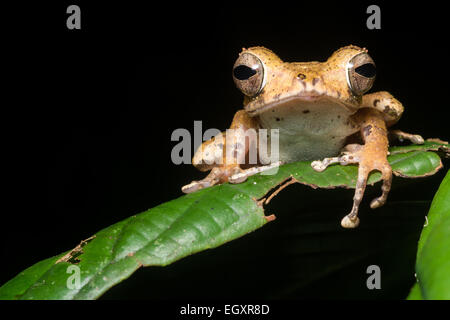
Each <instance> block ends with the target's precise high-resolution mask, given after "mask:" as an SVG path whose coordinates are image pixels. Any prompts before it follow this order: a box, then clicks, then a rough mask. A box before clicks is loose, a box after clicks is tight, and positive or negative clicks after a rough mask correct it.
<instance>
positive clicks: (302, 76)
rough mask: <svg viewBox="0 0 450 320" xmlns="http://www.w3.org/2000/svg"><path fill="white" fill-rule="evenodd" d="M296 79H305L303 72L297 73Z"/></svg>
mask: <svg viewBox="0 0 450 320" xmlns="http://www.w3.org/2000/svg"><path fill="white" fill-rule="evenodd" d="M297 79H300V80H305V79H306V76H305V75H304V74H303V73H299V74H298V75H297Z"/></svg>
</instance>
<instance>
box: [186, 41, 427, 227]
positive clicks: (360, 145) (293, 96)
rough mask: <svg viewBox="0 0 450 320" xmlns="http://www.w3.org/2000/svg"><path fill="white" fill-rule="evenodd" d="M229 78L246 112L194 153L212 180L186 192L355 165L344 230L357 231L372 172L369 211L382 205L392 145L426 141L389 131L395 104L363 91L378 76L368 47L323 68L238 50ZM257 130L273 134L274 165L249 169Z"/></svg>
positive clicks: (343, 51) (397, 113) (341, 53)
mask: <svg viewBox="0 0 450 320" xmlns="http://www.w3.org/2000/svg"><path fill="white" fill-rule="evenodd" d="M232 77H233V80H234V83H235V85H236V87H237V88H238V89H239V90H240V91H241V92H242V94H243V95H244V101H243V108H242V109H240V110H239V111H237V112H236V113H235V115H234V117H233V120H232V122H231V125H230V127H229V129H232V130H227V131H226V132H221V133H220V134H218V135H216V136H214V137H213V138H211V139H209V140H207V141H205V142H203V144H201V146H200V147H199V148H198V150H197V151H196V153H195V154H194V156H193V158H192V164H193V165H194V166H195V167H196V168H197V169H199V170H200V171H204V172H205V171H209V174H208V175H207V176H206V177H205V178H203V179H202V180H195V181H192V182H191V183H189V184H187V185H185V186H183V187H182V191H183V192H184V193H192V192H196V191H197V190H200V189H203V188H207V187H211V186H213V185H217V184H222V183H227V182H228V183H242V182H243V181H246V180H247V178H248V177H250V176H252V175H255V174H257V173H261V172H264V171H266V170H270V169H273V168H276V167H277V166H279V165H281V164H284V163H291V162H296V161H311V167H312V169H314V170H315V171H317V172H323V171H324V170H326V169H327V167H328V166H330V165H332V164H336V163H338V164H341V165H344V166H346V165H350V164H353V165H357V167H358V173H357V178H356V182H355V186H354V188H355V191H354V196H353V206H352V208H351V210H350V213H348V214H347V215H345V216H344V217H343V218H342V220H341V226H342V227H344V228H355V227H357V226H358V225H359V223H360V220H359V217H358V211H359V206H360V204H361V201H362V199H363V195H364V192H365V189H366V186H367V180H368V177H369V174H370V173H371V172H372V171H378V172H380V173H381V181H382V183H381V195H380V196H378V197H376V198H375V199H373V200H372V201H371V203H370V207H371V208H372V209H375V208H378V207H381V206H382V205H384V204H385V203H386V201H387V197H388V194H389V191H390V189H391V184H392V175H393V172H392V168H391V166H390V164H389V162H388V159H387V157H388V155H389V150H388V148H389V140H392V139H400V140H409V141H411V142H412V143H415V144H423V143H424V139H423V138H422V136H420V135H418V134H411V133H407V132H404V131H401V130H392V129H391V127H392V126H393V125H394V124H396V123H397V122H398V120H399V119H400V117H401V116H402V114H403V111H404V107H403V105H402V103H401V102H400V101H399V100H397V99H396V98H394V97H393V95H391V94H390V93H389V92H387V91H379V92H373V93H368V91H369V90H370V89H371V88H372V86H373V83H374V81H375V78H376V65H375V62H374V60H373V59H372V58H371V56H370V55H369V53H368V50H367V49H366V48H362V47H358V46H355V45H348V46H345V47H342V48H340V49H338V50H336V51H335V52H334V53H333V54H332V55H331V56H330V57H329V58H328V59H327V60H326V61H323V62H319V61H312V62H285V61H283V60H282V59H281V58H280V57H279V56H278V55H276V54H275V53H274V52H273V51H271V50H270V49H267V48H265V47H262V46H255V47H250V48H247V49H246V48H243V49H242V51H241V52H240V53H239V56H238V58H237V59H236V61H235V63H234V65H233V68H232ZM262 129H265V130H273V129H276V130H277V131H276V132H277V141H278V154H277V155H278V156H277V157H276V160H277V161H275V160H273V161H271V162H270V159H269V163H267V159H265V160H264V161H256V162H255V161H253V162H252V163H251V164H250V163H249V161H248V158H249V157H248V154H249V150H253V149H251V145H255V143H256V142H255V141H256V140H258V136H255V135H253V136H251V135H246V136H245V137H244V138H243V135H244V134H245V132H246V131H248V130H256V131H261V130H262ZM229 132H231V134H230V133H229ZM225 138H226V139H225ZM239 139H241V140H239ZM242 139H244V140H242ZM269 140H270V138H269ZM269 140H268V141H269ZM224 141H226V142H224ZM236 141H244V143H236ZM252 143H253V144H252ZM227 145H228V147H229V149H226V147H227ZM230 146H232V147H230ZM230 150H231V151H230ZM258 151H259V150H257V152H258ZM212 160H218V161H212Z"/></svg>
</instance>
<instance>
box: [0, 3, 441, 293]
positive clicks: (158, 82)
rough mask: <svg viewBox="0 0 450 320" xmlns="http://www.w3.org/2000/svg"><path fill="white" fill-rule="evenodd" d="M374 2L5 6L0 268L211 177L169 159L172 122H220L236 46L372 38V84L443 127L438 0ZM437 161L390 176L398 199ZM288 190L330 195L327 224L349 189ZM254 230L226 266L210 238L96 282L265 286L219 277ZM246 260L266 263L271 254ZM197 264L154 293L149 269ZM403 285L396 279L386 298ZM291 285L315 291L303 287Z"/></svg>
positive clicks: (433, 181)
mask: <svg viewBox="0 0 450 320" xmlns="http://www.w3.org/2000/svg"><path fill="white" fill-rule="evenodd" d="M69 4H78V5H80V7H81V14H82V16H81V20H82V22H81V23H82V29H81V30H68V29H67V28H66V18H67V14H66V8H67V6H68V5H69ZM368 4H369V3H367V4H364V3H349V2H339V4H334V5H329V4H326V3H323V2H318V1H317V2H315V3H313V4H308V5H306V4H304V3H302V2H296V4H293V3H289V2H281V1H277V2H272V3H270V4H263V3H260V2H254V3H248V4H247V5H248V6H247V7H245V8H244V5H243V3H227V4H226V5H225V2H223V3H214V4H208V5H206V4H203V5H200V4H197V5H188V4H177V3H165V4H163V5H162V6H159V5H158V6H157V5H156V4H150V3H148V4H147V5H146V6H143V5H138V4H126V3H125V2H123V3H120V2H118V3H111V2H104V3H97V4H96V5H94V4H93V3H92V2H87V1H74V2H70V3H69V2H64V1H62V2H56V1H55V3H54V4H52V5H50V4H46V5H44V4H39V5H33V6H28V5H25V4H23V5H21V6H20V7H19V8H16V9H14V11H13V13H14V14H15V15H14V16H15V18H14V19H13V21H12V22H10V23H9V25H8V28H7V31H8V32H6V33H7V35H6V38H7V40H8V42H7V45H6V46H5V49H4V50H5V51H6V52H7V53H10V56H8V59H6V60H5V67H6V68H7V69H8V70H11V71H12V73H11V76H10V77H9V80H8V85H9V86H8V87H6V88H7V90H6V91H7V92H6V94H7V95H8V94H9V95H12V98H13V99H12V100H9V101H8V102H5V103H4V104H3V108H2V109H3V117H2V119H3V121H2V122H3V123H4V125H3V126H2V130H3V131H4V134H3V138H4V139H3V141H4V143H3V152H2V155H3V159H4V160H6V165H5V166H4V167H3V168H4V174H3V176H4V181H3V184H4V186H6V192H4V209H3V210H2V213H3V214H2V222H1V223H0V225H1V226H2V234H3V237H2V238H3V241H2V243H1V245H0V248H1V257H2V260H4V261H7V263H2V264H1V266H0V268H1V270H2V272H1V273H0V283H4V282H5V281H7V280H9V279H10V278H12V277H13V276H15V275H16V274H17V273H18V272H19V271H21V270H23V269H25V268H26V267H28V266H30V265H32V264H33V263H35V262H37V261H40V260H41V259H44V258H47V257H50V256H53V255H56V254H59V253H61V252H63V251H65V250H67V249H70V248H72V247H74V246H75V245H76V244H78V243H79V241H80V240H82V239H85V238H88V237H89V236H91V235H92V234H94V233H95V232H97V231H99V230H101V229H103V228H104V227H106V226H109V225H111V224H113V223H115V222H118V221H120V220H122V219H124V218H126V217H128V216H130V215H133V214H136V213H139V212H142V211H144V210H146V209H148V208H151V207H154V206H156V205H158V204H159V203H162V202H164V201H168V200H171V199H174V198H176V197H178V196H180V195H182V193H181V191H180V188H181V186H182V185H184V184H186V183H189V182H190V181H191V180H193V179H198V178H201V177H202V176H204V174H202V173H200V172H198V171H197V170H195V169H194V168H193V167H192V166H189V165H179V166H177V165H174V164H173V163H172V161H171V158H170V154H171V149H172V147H173V146H174V145H175V142H172V141H171V139H170V137H171V133H172V132H173V130H175V129H177V128H186V129H188V130H189V131H191V132H193V125H194V120H202V121H203V128H204V130H206V129H207V128H218V129H221V130H223V129H226V128H227V126H228V125H229V124H230V122H231V119H232V117H233V114H234V113H235V112H236V111H237V110H239V109H240V108H241V105H242V96H241V94H240V93H239V91H238V90H237V89H236V88H235V86H234V83H233V81H232V78H231V67H232V65H233V63H234V60H235V59H236V57H237V54H238V53H239V52H240V50H241V48H242V47H249V46H254V45H262V46H266V47H268V48H270V49H272V50H273V51H274V52H276V53H277V54H278V55H279V56H280V57H281V58H282V59H283V60H286V61H312V60H318V61H323V60H326V59H327V57H328V56H329V55H331V54H332V52H333V51H334V50H336V49H338V48H339V47H341V46H344V45H348V44H354V45H358V46H361V47H366V48H368V49H369V53H370V55H371V56H372V58H373V59H374V61H375V62H376V64H377V72H378V74H377V80H376V82H375V85H374V87H373V89H372V91H379V90H386V91H389V92H391V93H392V94H393V95H394V96H395V97H396V98H398V99H399V100H400V101H401V102H402V103H403V104H404V106H405V113H404V115H403V118H402V119H401V121H400V122H399V124H398V125H397V127H398V128H401V129H403V130H405V131H408V132H414V133H419V134H421V135H423V136H424V137H426V138H429V137H440V138H442V139H448V138H449V136H448V129H447V126H448V118H446V110H447V108H448V106H447V104H448V102H447V99H446V94H447V92H448V81H446V75H447V74H448V72H449V65H448V63H447V61H448V49H447V48H446V46H445V45H446V43H445V42H446V41H447V36H446V34H447V30H446V29H445V26H446V24H447V23H446V20H447V18H446V17H445V12H443V8H441V7H440V6H439V5H438V4H432V3H421V4H418V3H417V4H416V3H411V2H408V3H405V4H399V5H398V6H396V7H394V6H393V5H388V4H384V3H379V5H380V7H381V10H382V29H381V30H368V29H367V28H366V19H367V17H368V15H367V14H366V8H367V6H368ZM4 14H5V15H8V13H7V12H5V13H4ZM6 38H5V39H4V40H5V41H6ZM444 171H445V170H441V172H440V173H439V174H438V175H437V176H435V177H432V178H429V179H426V180H421V181H420V182H419V183H414V184H413V186H409V187H408V186H407V187H405V188H404V189H403V188H396V189H394V190H395V193H394V192H391V195H390V197H391V199H394V200H395V199H397V200H408V199H415V200H425V201H429V200H431V199H432V196H433V194H434V192H435V191H436V189H437V186H438V184H439V181H440V180H441V179H442V177H443V173H445V172H444ZM287 192H290V195H291V197H297V198H298V197H301V193H305V197H311V199H313V200H312V201H313V204H312V205H316V206H317V205H320V204H321V203H323V198H320V197H325V199H327V200H326V202H328V203H329V204H330V205H331V206H332V207H334V208H336V211H337V213H336V216H335V217H334V218H333V219H334V220H333V222H335V223H336V224H339V220H340V217H341V216H343V215H344V214H345V213H346V211H348V210H349V209H350V206H351V197H352V192H351V191H347V190H332V191H315V192H316V193H318V194H319V196H316V198H314V195H315V193H313V192H311V191H310V190H309V189H307V188H305V187H301V186H293V187H292V190H288V191H287ZM375 193H378V189H377V190H376V191H375ZM366 198H368V199H370V196H367V197H366ZM283 199H284V201H288V198H287V196H286V197H284V198H281V200H279V201H278V202H275V203H274V204H273V207H271V210H272V211H273V212H276V213H277V215H278V214H279V215H278V219H277V220H276V221H275V222H274V224H275V223H279V224H282V223H283V222H282V221H283V219H284V221H285V222H284V223H287V224H289V223H290V222H289V221H290V220H289V219H290V215H289V214H283V209H282V208H280V209H279V208H278V207H277V206H280V207H282V206H283V202H282V201H283ZM321 199H322V200H321ZM333 201H334V202H333ZM293 205H294V206H295V203H294V204H293ZM363 205H365V207H367V206H368V202H364V203H363ZM292 208H293V207H292V206H291V208H290V210H291V211H292V210H293V209H292ZM294 208H295V207H294ZM424 208H425V210H426V208H427V207H426V206H425V207H424ZM380 210H381V209H380ZM279 211H280V212H279ZM285 211H286V210H285ZM286 212H288V211H286ZM367 212H368V211H367ZM373 217H374V218H373V219H374V220H376V215H374V216H373ZM368 219H369V218H367V219H366V221H364V218H362V223H364V222H367V223H369V221H368ZM419 220H420V223H421V221H422V220H421V219H419ZM419 226H420V225H419ZM266 229H267V230H268V231H263V230H259V231H258V232H257V233H255V234H258V233H263V232H269V233H270V232H272V234H271V236H273V237H277V236H280V234H279V233H277V232H282V231H280V230H279V229H276V227H273V228H272V229H270V227H267V228H266ZM358 232H360V231H358ZM249 243H250V244H249ZM257 243H258V235H254V234H252V235H250V236H249V240H246V239H245V238H243V239H239V240H237V241H236V244H234V242H233V243H231V244H227V245H225V246H224V247H225V249H223V250H222V249H221V248H219V249H217V250H222V251H218V252H219V253H217V255H219V256H220V259H222V260H223V261H228V264H226V266H227V267H230V268H231V269H230V270H231V271H230V270H228V271H227V270H224V268H223V267H222V269H220V268H219V267H218V266H217V265H215V264H212V265H211V264H210V265H208V261H209V260H208V259H209V258H210V256H211V255H213V256H214V253H210V252H206V253H202V254H199V258H195V256H192V257H189V258H187V259H185V260H183V261H180V262H178V264H179V266H174V267H172V269H170V268H169V269H168V270H169V271H167V272H163V271H161V270H158V271H154V272H155V273H150V271H148V270H145V271H143V270H139V272H138V274H136V275H134V276H133V277H132V279H130V280H129V282H128V284H125V283H124V284H121V285H119V286H117V287H116V288H114V289H113V290H111V291H110V292H109V293H107V295H106V296H105V297H107V298H133V297H138V298H145V297H164V298H171V297H178V298H180V297H181V298H184V297H211V295H212V297H230V296H242V297H255V296H256V297H261V296H262V297H265V296H267V295H266V294H265V292H269V291H270V288H269V289H267V288H265V290H266V291H264V289H262V290H263V291H262V293H261V294H260V295H258V294H256V293H255V291H256V290H260V289H254V290H253V291H252V289H251V288H250V289H249V288H246V289H243V288H242V287H240V286H239V285H237V284H236V283H234V282H231V283H233V287H229V286H228V287H227V285H226V284H227V282H228V283H230V282H229V281H230V279H232V278H233V277H234V276H235V274H237V273H239V267H236V266H233V267H231V266H230V265H233V263H232V261H233V259H235V257H233V252H234V251H233V248H237V250H241V251H242V250H244V251H245V248H247V247H248V246H250V247H251V246H253V247H252V248H257ZM265 245H267V244H265ZM243 248H244V249H243ZM274 249H275V250H276V248H274ZM224 255H225V256H224ZM196 259H198V260H196ZM215 259H216V260H215V261H216V262H217V261H222V260H217V259H218V258H217V256H216V258H215ZM213 261H214V260H213ZM201 263H206V266H205V267H204V268H205V270H206V269H207V270H208V271H205V270H203V269H201V267H199V266H198V265H199V264H201ZM240 263H242V260H240ZM249 263H253V262H252V261H250V262H249ZM411 263H412V264H413V261H412V262H411ZM175 265H177V264H175ZM254 267H255V268H260V269H261V270H263V269H265V270H266V271H265V272H267V273H268V274H270V270H267V269H266V267H267V266H264V265H263V266H261V265H255V266H254ZM199 268H200V269H199ZM215 268H218V269H217V271H215V270H214V269H215ZM193 269H195V270H197V271H196V272H197V275H198V274H201V272H207V274H208V277H209V278H206V277H205V278H202V279H196V280H192V279H191V280H183V279H186V277H183V276H179V277H178V278H177V283H178V284H177V287H175V290H169V289H166V290H161V291H158V292H155V291H152V290H150V289H149V286H147V285H146V281H149V282H148V283H153V282H151V281H150V280H149V279H153V280H155V279H156V278H157V279H156V280H155V281H157V280H158V279H159V281H160V287H158V288H159V289H161V288H162V287H164V283H165V284H166V286H167V285H168V284H170V285H171V286H172V287H171V288H173V286H174V285H175V284H174V283H173V282H171V279H173V277H172V276H171V273H170V272H172V271H173V270H175V271H174V272H175V273H177V274H181V275H182V274H183V270H191V271H192V270H193ZM171 270H172V271H171ZM199 270H200V271H199ZM154 278H155V279H154ZM153 280H152V281H153ZM183 281H186V282H184V283H183ZM214 281H219V283H221V284H222V287H220V285H218V287H219V289H216V290H215V291H213V293H209V292H208V291H207V289H205V288H207V284H208V283H211V282H214ZM408 281H410V279H409V280H408ZM326 288H327V285H326V284H323V286H322V287H320V286H319V288H318V289H317V290H316V291H317V292H316V293H315V295H314V294H313V296H314V297H322V295H321V293H320V292H322V293H323V292H324V291H326V290H327V289H326ZM218 292H220V293H218ZM260 292H261V291H260ZM406 293H407V292H404V290H403V291H402V290H400V289H399V290H397V291H395V292H394V293H393V294H392V297H395V298H398V297H401V296H402V295H403V296H404V295H405V294H406ZM297 296H298V297H308V295H307V294H305V293H304V292H303V293H301V294H297V295H294V297H297ZM324 296H325V297H330V295H327V294H324ZM349 296H350V297H353V298H354V296H352V295H351V294H350V295H349ZM279 297H281V298H283V297H285V296H283V295H282V294H280V295H279ZM289 297H293V296H289ZM331 297H335V296H333V295H332V294H331Z"/></svg>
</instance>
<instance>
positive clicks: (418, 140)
mask: <svg viewBox="0 0 450 320" xmlns="http://www.w3.org/2000/svg"><path fill="white" fill-rule="evenodd" d="M389 134H390V135H391V136H393V137H395V138H397V139H399V140H400V141H403V140H404V139H406V140H409V141H411V142H412V143H415V144H423V143H424V141H425V140H424V139H423V138H422V136H420V135H418V134H411V133H406V132H403V131H401V130H390V131H389Z"/></svg>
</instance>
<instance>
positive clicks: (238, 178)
mask: <svg viewBox="0 0 450 320" xmlns="http://www.w3.org/2000/svg"><path fill="white" fill-rule="evenodd" d="M281 164H282V162H281V161H277V162H274V163H271V164H269V165H266V166H260V167H251V168H249V169H245V170H241V171H240V172H239V173H236V174H234V175H232V176H231V177H230V178H229V179H228V182H230V183H241V182H244V181H245V180H247V178H248V177H250V176H253V175H255V174H257V173H261V172H267V171H269V170H271V169H275V168H277V167H279V166H280V165H281Z"/></svg>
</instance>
